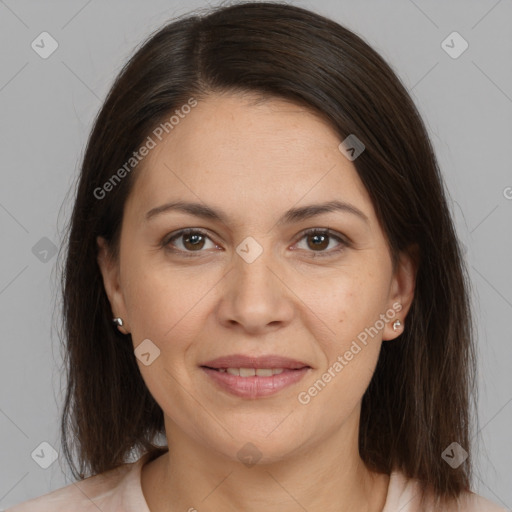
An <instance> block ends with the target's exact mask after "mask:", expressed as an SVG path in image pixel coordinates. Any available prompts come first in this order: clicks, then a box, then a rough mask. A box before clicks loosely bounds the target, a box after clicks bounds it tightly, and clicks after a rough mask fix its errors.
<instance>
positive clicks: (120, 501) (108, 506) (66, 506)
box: [6, 454, 507, 512]
mask: <svg viewBox="0 0 512 512" xmlns="http://www.w3.org/2000/svg"><path fill="white" fill-rule="evenodd" d="M148 456H149V454H146V455H144V456H143V457H141V458H140V459H139V460H138V461H137V462H132V463H128V464H124V465H122V466H120V467H118V468H116V469H113V470H111V471H108V472H105V473H102V474H99V475H95V476H92V477H90V478H86V479H85V480H79V481H78V482H75V483H72V484H70V485H67V486H66V487H62V488H61V489H57V490H55V491H53V492H50V493H48V494H45V495H43V496H40V497H38V498H34V499H32V500H29V501H25V502H23V503H20V504H19V505H16V506H14V507H11V508H9V509H7V510H6V512H69V511H71V510H72V511H73V512H98V510H101V511H102V512H151V511H150V510H149V507H148V504H147V503H146V500H145V498H144V494H143V493H142V487H141V468H142V466H143V465H144V463H145V462H146V461H147V459H148ZM416 486H417V482H416V481H415V480H410V479H409V480H408V479H406V478H405V477H404V476H403V475H402V474H401V473H399V472H393V473H391V475H390V479H389V487H388V494H387V498H386V503H385V505H384V509H383V510H382V512H420V511H419V509H418V498H417V494H418V491H417V487H416ZM456 511H457V512H458V511H460V512H507V511H506V510H505V509H504V508H501V507H498V506H497V505H495V504H494V503H492V502H490V501H488V500H486V499H485V498H483V497H482V496H478V495H476V494H474V493H467V494H465V495H463V496H462V497H461V500H460V508H457V506H454V507H450V508H449V509H445V510H443V511H439V510H436V511H434V509H433V508H429V509H428V510H425V511H424V512H456ZM422 512H423V511H422Z"/></svg>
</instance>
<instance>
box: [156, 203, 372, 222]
mask: <svg viewBox="0 0 512 512" xmlns="http://www.w3.org/2000/svg"><path fill="white" fill-rule="evenodd" d="M170 211H181V212H184V213H188V214H190V215H194V216H196V217H201V218H203V219H208V220H214V221H219V222H222V223H223V224H226V225H227V224H228V223H229V217H228V216H227V215H226V213H224V212H222V211H220V210H215V209H214V208H212V207H210V206H207V205H205V204H201V203H194V202H187V201H172V202H170V203H166V204H163V205H161V206H157V207H156V208H152V209H151V210H149V211H148V212H147V213H146V220H147V221H148V220H150V219H152V218H154V217H156V216H157V215H160V214H162V213H166V212H170ZM337 211H341V212H346V213H350V214H353V215H355V216H357V217H359V218H360V219H361V220H363V221H364V222H366V223H369V220H368V217H367V216H366V215H365V214H364V213H363V212H362V211H361V210H359V209H358V208H356V207H355V206H354V205H352V204H349V203H346V202H344V201H338V200H334V201H328V202H326V203H319V204H310V205H308V206H302V207H299V208H291V209H290V210H288V211H286V212H285V213H284V215H283V216H282V217H281V218H280V219H279V220H278V221H277V224H279V225H283V224H291V223H293V222H300V221H302V220H305V219H309V218H312V217H315V216H317V215H321V214H323V213H331V212H337Z"/></svg>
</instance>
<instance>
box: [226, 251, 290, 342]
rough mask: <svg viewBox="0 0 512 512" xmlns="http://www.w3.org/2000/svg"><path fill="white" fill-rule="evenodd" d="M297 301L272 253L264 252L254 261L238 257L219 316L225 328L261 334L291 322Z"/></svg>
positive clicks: (228, 276)
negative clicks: (294, 299)
mask: <svg viewBox="0 0 512 512" xmlns="http://www.w3.org/2000/svg"><path fill="white" fill-rule="evenodd" d="M280 269H281V271H280ZM293 297H294V295H293V292H292V291H291V290H290V288H289V287H287V285H286V278H285V277H284V271H283V270H282V266H280V265H279V264H278V262H277V261H276V259H275V258H273V255H272V251H271V249H270V248H264V249H263V252H262V253H261V254H260V255H259V256H258V257H257V258H256V259H255V260H254V261H251V259H250V258H249V259H244V257H242V256H240V255H239V254H235V255H234V261H233V266H232V267H231V269H230V271H229V272H228V273H227V275H226V276H225V278H224V280H223V283H222V290H221V299H220V304H219V307H218V309H217V312H218V315H219V319H220V322H221V323H222V324H223V325H224V326H226V327H230V328H233V327H234V326H236V327H238V328H240V329H242V330H244V331H245V332H248V333H251V334H261V333H264V332H269V331H273V330H275V329H279V328H282V327H284V326H286V325H287V324H289V323H290V322H291V320H292V318H293V315H294V305H293V304H294V303H293Z"/></svg>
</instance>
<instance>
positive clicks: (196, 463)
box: [142, 416, 389, 512]
mask: <svg viewBox="0 0 512 512" xmlns="http://www.w3.org/2000/svg"><path fill="white" fill-rule="evenodd" d="M356 420H357V421H355V422H354V421H350V419H349V420H348V421H347V422H346V423H345V424H344V426H343V428H342V429H340V430H339V432H337V433H334V434H333V435H332V436H331V437H330V438H329V439H328V440H325V439H324V440H322V442H321V443H319V444H317V445H311V446H309V447H308V448H304V449H300V450H297V451H296V453H294V454H293V455H291V456H288V457H287V458H286V459H281V460H278V461H275V462H272V463H267V464H255V465H253V466H250V467H249V466H246V465H244V464H242V463H241V462H240V461H238V460H233V459H230V458H228V457H226V456H223V455H221V454H219V453H218V452H214V451H213V450H211V448H209V447H208V446H205V445H204V444H201V443H198V442H197V441H196V440H194V439H192V438H191V437H189V436H187V435H186V434H185V433H183V432H182V431H180V430H179V429H178V428H177V426H176V425H175V424H172V423H171V422H170V421H167V418H166V432H167V438H168V440H173V443H172V444H171V443H169V452H167V453H165V454H164V455H162V456H160V457H158V458H157V459H155V460H153V461H152V462H150V463H148V464H146V465H145V466H144V467H143V469H142V489H143V493H144V496H145V497H146V501H147V502H148V506H149V508H150V509H151V512H174V511H176V510H186V511H190V512H193V511H194V510H197V511H201V510H227V511H229V510H244V511H247V512H256V511H261V510H265V511H268V512H278V511H279V512H292V511H293V512H296V511H297V510H301V509H302V510H307V511H308V512H317V511H318V512H320V511H322V512H356V511H357V512H381V511H382V508H383V507H384V502H385V499H386V494H387V487H388V483H389V477H388V476H387V475H382V474H377V473H373V472H371V471H369V470H368V469H367V468H366V466H365V465H364V463H363V462H362V460H361V458H360V456H359V453H358V449H357V447H358V427H359V424H358V423H359V421H358V420H359V417H358V416H357V417H356Z"/></svg>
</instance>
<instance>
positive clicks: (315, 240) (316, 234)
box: [300, 228, 349, 257]
mask: <svg viewBox="0 0 512 512" xmlns="http://www.w3.org/2000/svg"><path fill="white" fill-rule="evenodd" d="M303 239H306V251H309V252H314V253H315V252H316V253H319V254H314V255H313V257H318V256H320V257H323V256H331V255H332V254H333V253H338V252H340V251H341V250H343V249H344V248H345V247H346V246H348V245H349V244H348V242H347V241H346V240H344V239H343V238H342V237H341V236H339V235H337V234H334V233H333V232H332V231H331V230H330V229H318V228H314V229H309V230H308V231H305V232H303V233H302V237H301V238H300V240H301V241H302V240H303ZM332 240H335V241H337V242H338V248H336V249H332V250H329V251H326V250H325V249H327V247H329V245H330V242H331V241H332Z"/></svg>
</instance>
